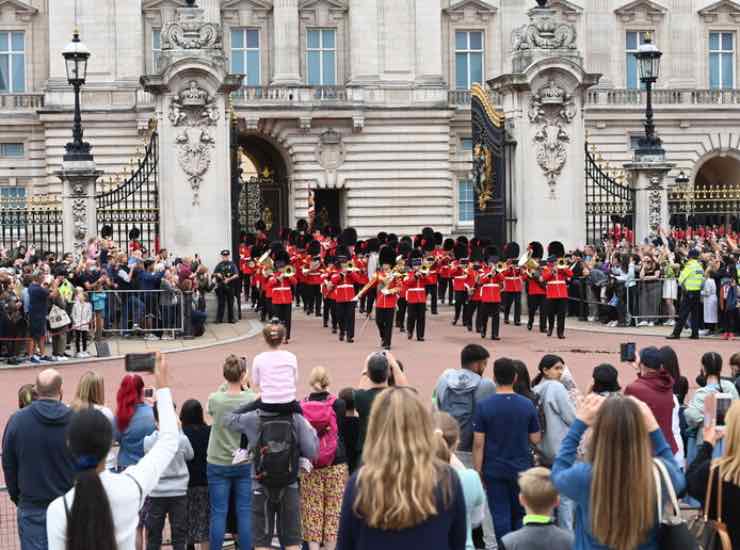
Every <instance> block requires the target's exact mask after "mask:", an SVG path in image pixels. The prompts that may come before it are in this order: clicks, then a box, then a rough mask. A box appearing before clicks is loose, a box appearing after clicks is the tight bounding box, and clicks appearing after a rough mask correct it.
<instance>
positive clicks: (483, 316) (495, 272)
mask: <svg viewBox="0 0 740 550" xmlns="http://www.w3.org/2000/svg"><path fill="white" fill-rule="evenodd" d="M494 248H495V247H490V248H489V250H488V251H487V253H486V256H487V258H488V265H487V266H485V267H483V268H482V269H481V271H480V273H479V274H478V276H477V279H478V280H477V283H476V286H477V287H479V288H480V293H481V300H480V306H479V308H480V310H479V312H478V317H479V318H480V322H479V323H478V327H477V328H478V329H479V331H480V335H481V337H483V338H485V337H486V332H488V319H491V340H499V339H500V338H499V325H500V314H501V285H502V283H503V280H504V277H503V272H504V270H505V264H504V262H498V257H497V256H496V255H495V250H494Z"/></svg>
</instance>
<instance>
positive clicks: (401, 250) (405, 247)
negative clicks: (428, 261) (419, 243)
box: [398, 242, 412, 258]
mask: <svg viewBox="0 0 740 550" xmlns="http://www.w3.org/2000/svg"><path fill="white" fill-rule="evenodd" d="M411 251H412V247H411V245H410V244H409V243H408V242H402V243H399V244H398V255H399V256H403V257H404V258H408V257H409V254H411Z"/></svg>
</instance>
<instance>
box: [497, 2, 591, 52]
mask: <svg viewBox="0 0 740 550" xmlns="http://www.w3.org/2000/svg"><path fill="white" fill-rule="evenodd" d="M511 42H512V47H513V50H514V51H515V52H516V51H519V50H529V49H533V48H539V49H543V50H555V49H567V50H574V49H575V48H576V28H575V26H574V25H573V24H571V23H565V22H562V21H558V20H557V19H556V18H555V12H554V11H553V10H549V9H537V8H535V9H534V10H532V13H531V14H530V22H529V23H528V24H527V25H522V26H521V27H519V28H517V29H514V31H513V32H512V33H511Z"/></svg>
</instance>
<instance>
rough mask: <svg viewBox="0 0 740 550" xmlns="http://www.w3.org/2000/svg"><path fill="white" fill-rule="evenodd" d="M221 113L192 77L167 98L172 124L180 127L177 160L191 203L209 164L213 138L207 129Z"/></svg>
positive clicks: (197, 196)
mask: <svg viewBox="0 0 740 550" xmlns="http://www.w3.org/2000/svg"><path fill="white" fill-rule="evenodd" d="M219 117H220V114H219V111H218V107H217V105H216V99H215V97H213V96H211V95H210V94H209V93H208V92H207V91H206V90H204V89H203V88H201V87H200V86H199V85H198V82H197V81H195V80H191V81H189V82H188V83H187V86H186V87H185V88H183V89H182V90H181V91H180V92H179V93H178V94H176V95H175V96H174V97H173V98H172V99H171V100H170V110H169V115H168V118H169V119H170V122H171V123H172V126H174V127H181V128H182V131H181V132H180V133H179V134H177V137H176V138H175V143H176V144H177V160H178V162H179V163H180V167H181V168H182V169H183V171H184V172H185V174H186V175H187V176H188V182H189V183H190V188H191V189H192V191H193V205H197V204H198V202H199V194H200V186H201V184H202V183H203V176H204V174H205V173H206V172H207V171H208V168H209V166H210V165H211V151H212V150H213V148H214V146H215V139H214V138H213V136H212V135H211V133H210V132H209V130H208V127H209V126H215V125H216V122H217V121H218V119H219Z"/></svg>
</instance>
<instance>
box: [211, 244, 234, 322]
mask: <svg viewBox="0 0 740 550" xmlns="http://www.w3.org/2000/svg"><path fill="white" fill-rule="evenodd" d="M213 279H214V280H215V282H216V297H217V298H218V312H217V313H216V322H217V323H223V321H224V309H226V312H227V315H228V319H229V323H235V322H236V321H235V320H234V295H235V293H234V285H235V284H237V283H238V282H239V270H238V269H237V268H236V264H235V263H234V262H232V261H231V253H230V252H229V251H228V250H226V249H224V250H222V251H221V261H220V262H218V264H216V267H215V269H214V270H213Z"/></svg>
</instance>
